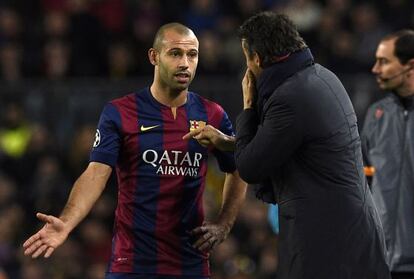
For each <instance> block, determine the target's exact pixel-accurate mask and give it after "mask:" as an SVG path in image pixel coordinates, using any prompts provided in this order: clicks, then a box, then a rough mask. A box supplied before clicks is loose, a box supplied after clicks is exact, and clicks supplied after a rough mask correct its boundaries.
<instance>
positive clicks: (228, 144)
mask: <svg viewBox="0 0 414 279" xmlns="http://www.w3.org/2000/svg"><path fill="white" fill-rule="evenodd" d="M191 138H193V139H195V140H197V141H198V143H199V144H201V145H202V146H204V147H209V146H214V147H215V148H217V149H219V150H221V151H232V150H233V149H234V138H233V137H230V136H227V135H226V134H224V133H222V132H221V131H220V130H218V129H216V128H214V127H213V126H211V125H206V126H205V127H203V128H200V129H196V130H193V131H190V132H189V133H187V134H185V135H184V136H183V139H184V140H189V139H191Z"/></svg>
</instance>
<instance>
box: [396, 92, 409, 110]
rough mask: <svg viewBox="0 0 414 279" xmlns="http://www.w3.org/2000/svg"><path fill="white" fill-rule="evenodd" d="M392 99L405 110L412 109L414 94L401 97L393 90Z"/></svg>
mask: <svg viewBox="0 0 414 279" xmlns="http://www.w3.org/2000/svg"><path fill="white" fill-rule="evenodd" d="M391 93H392V94H391V96H393V98H394V100H395V101H396V102H397V103H398V104H399V105H401V106H402V107H403V108H404V109H406V110H413V109H414V96H407V97H401V96H400V95H398V94H397V93H395V92H391Z"/></svg>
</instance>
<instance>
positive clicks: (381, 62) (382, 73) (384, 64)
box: [372, 39, 405, 91]
mask: <svg viewBox="0 0 414 279" xmlns="http://www.w3.org/2000/svg"><path fill="white" fill-rule="evenodd" d="M394 43H395V39H392V40H386V41H382V42H381V43H380V44H379V45H378V48H377V52H376V53H375V60H376V61H375V64H374V66H373V68H372V73H374V74H375V75H376V78H377V83H378V85H379V87H380V88H381V89H383V90H390V91H393V90H397V89H398V88H399V87H401V86H402V85H403V83H404V81H405V76H404V75H403V74H400V73H402V72H403V71H404V65H402V64H401V63H400V61H399V60H398V58H397V57H396V56H395V55H394Z"/></svg>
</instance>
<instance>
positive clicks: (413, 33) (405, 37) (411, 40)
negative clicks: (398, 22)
mask: <svg viewBox="0 0 414 279" xmlns="http://www.w3.org/2000/svg"><path fill="white" fill-rule="evenodd" d="M393 39H396V40H395V42H394V46H395V48H394V55H395V56H396V57H397V58H398V60H400V63H401V64H403V65H404V64H406V63H407V62H408V61H409V60H410V59H413V58H414V30H411V29H403V30H400V31H397V32H394V33H392V34H389V35H387V36H385V37H384V38H383V39H382V41H388V40H393Z"/></svg>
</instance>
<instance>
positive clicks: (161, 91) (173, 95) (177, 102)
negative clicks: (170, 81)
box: [150, 83, 188, 107]
mask: <svg viewBox="0 0 414 279" xmlns="http://www.w3.org/2000/svg"><path fill="white" fill-rule="evenodd" d="M150 91H151V94H152V96H153V97H154V98H155V100H157V101H158V102H159V103H161V104H163V105H165V106H168V107H179V106H182V105H184V104H185V103H186V102H187V93H188V90H182V91H173V90H171V89H169V88H161V87H160V86H157V85H156V84H154V83H153V84H152V85H151V87H150Z"/></svg>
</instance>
